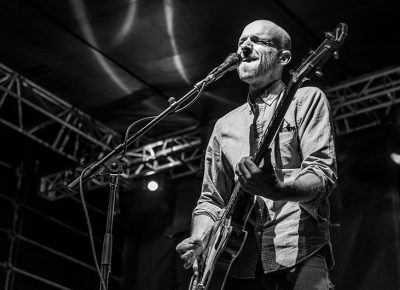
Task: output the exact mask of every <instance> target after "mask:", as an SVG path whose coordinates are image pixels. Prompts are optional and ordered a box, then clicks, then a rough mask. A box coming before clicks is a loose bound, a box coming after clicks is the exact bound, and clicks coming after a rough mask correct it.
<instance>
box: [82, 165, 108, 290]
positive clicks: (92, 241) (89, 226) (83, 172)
mask: <svg viewBox="0 0 400 290" xmlns="http://www.w3.org/2000/svg"><path fill="white" fill-rule="evenodd" d="M89 167H90V166H88V167H86V168H85V169H83V170H82V172H81V175H80V178H79V195H80V198H81V201H82V207H83V212H84V213H85V218H86V224H87V226H88V231H89V239H90V246H91V248H92V254H93V259H94V264H95V266H96V270H97V274H98V275H99V277H100V283H101V285H102V287H103V289H107V287H106V283H105V282H104V280H103V276H102V275H101V271H100V267H99V262H98V261H97V255H96V248H95V245H94V239H93V232H92V224H91V222H90V217H89V212H88V210H87V206H86V201H85V197H84V195H83V175H84V174H85V172H86V171H87V170H89Z"/></svg>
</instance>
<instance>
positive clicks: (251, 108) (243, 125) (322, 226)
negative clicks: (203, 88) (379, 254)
mask: <svg viewBox="0 0 400 290" xmlns="http://www.w3.org/2000/svg"><path fill="white" fill-rule="evenodd" d="M284 88H285V85H284V83H283V82H282V81H277V82H275V83H273V84H272V85H271V86H270V87H269V88H267V89H266V90H265V92H264V93H263V94H262V95H261V96H259V97H257V98H256V99H252V98H251V97H250V96H248V99H247V102H246V103H245V104H243V105H242V106H240V107H238V108H237V109H235V110H233V111H231V112H230V113H228V114H227V115H225V116H224V117H222V118H220V119H219V120H218V121H217V122H216V124H215V126H214V130H213V133H212V135H211V137H210V140H209V143H208V146H207V150H206V156H205V163H204V179H203V185H202V191H201V195H200V198H199V200H198V203H197V206H196V208H195V209H194V211H193V215H208V216H210V217H211V218H212V219H213V220H217V219H218V216H219V214H220V213H221V209H223V208H224V206H225V205H226V203H227V202H228V201H229V198H230V194H231V190H233V188H234V185H235V182H237V176H236V175H235V172H234V169H235V166H236V164H237V163H238V162H239V161H240V159H241V158H242V157H244V156H252V155H254V153H255V152H256V151H257V148H258V145H259V143H260V141H261V139H262V136H263V134H264V132H265V130H266V128H267V126H268V124H269V122H270V121H271V118H272V115H273V112H274V111H275V108H276V106H277V104H278V101H279V98H280V93H281V92H282V91H283V89H284ZM270 149H271V155H270V156H271V163H272V166H273V167H274V170H275V174H276V177H277V179H278V180H279V181H281V182H290V181H293V180H295V179H297V178H299V177H300V176H302V175H303V174H305V173H312V174H315V175H316V176H317V177H318V178H319V179H320V186H319V187H318V188H316V189H315V190H316V191H317V195H316V196H317V197H316V198H314V199H312V200H311V201H309V202H304V203H299V202H291V201H288V202H282V201H273V200H270V199H268V198H265V197H261V196H255V198H256V206H255V209H254V213H253V216H254V233H250V234H249V238H248V239H247V240H246V243H245V246H244V247H243V249H242V251H241V253H240V255H239V256H238V258H236V260H235V262H234V263H233V265H232V268H231V271H230V274H231V275H232V276H234V277H237V278H253V277H254V273H255V269H256V265H257V263H258V262H259V261H261V264H262V267H263V269H264V272H265V273H268V272H273V271H276V270H280V269H286V268H290V267H292V266H294V265H296V264H297V263H300V262H302V261H303V260H305V259H306V258H308V257H309V256H311V255H312V254H313V253H315V252H317V251H318V250H320V249H321V248H322V247H324V246H325V245H330V242H329V228H328V226H329V224H328V220H329V203H328V195H329V194H330V192H331V190H332V189H333V186H334V184H335V182H336V176H337V175H336V155H335V148H334V132H333V125H332V120H331V114H330V109H329V103H328V101H327V99H326V97H325V95H324V93H323V92H322V91H321V90H320V89H318V88H315V87H304V88H300V89H299V90H298V91H297V92H296V94H295V97H294V98H293V101H292V102H291V104H290V106H289V108H288V111H287V113H286V115H285V117H284V121H283V123H282V125H281V127H280V129H279V133H278V134H277V135H276V137H275V139H274V141H273V142H272V144H271V148H270ZM330 264H331V266H332V264H333V263H330Z"/></svg>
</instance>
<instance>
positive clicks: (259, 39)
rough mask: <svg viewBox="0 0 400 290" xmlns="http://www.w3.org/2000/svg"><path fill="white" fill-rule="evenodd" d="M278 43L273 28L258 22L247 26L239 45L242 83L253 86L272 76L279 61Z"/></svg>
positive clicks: (239, 71) (239, 69)
mask: <svg viewBox="0 0 400 290" xmlns="http://www.w3.org/2000/svg"><path fill="white" fill-rule="evenodd" d="M276 41H277V39H276V36H274V33H273V27H272V26H270V25H265V24H262V23H258V22H255V23H251V24H249V25H248V26H246V28H245V29H244V30H243V32H242V35H241V36H240V38H239V43H238V53H239V54H241V55H242V56H243V61H242V63H241V64H240V66H239V67H238V69H237V70H238V73H239V77H240V79H241V80H242V81H244V82H246V83H248V84H252V83H255V82H259V81H262V79H266V78H269V77H270V76H271V74H272V73H273V72H274V70H275V67H276V64H277V61H278V52H279V51H278V49H277V48H276V47H277V46H276Z"/></svg>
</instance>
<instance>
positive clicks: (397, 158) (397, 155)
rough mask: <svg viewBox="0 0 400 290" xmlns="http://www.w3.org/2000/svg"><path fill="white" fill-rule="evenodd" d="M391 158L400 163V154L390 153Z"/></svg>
mask: <svg viewBox="0 0 400 290" xmlns="http://www.w3.org/2000/svg"><path fill="white" fill-rule="evenodd" d="M390 158H391V159H392V161H393V162H394V163H396V164H397V165H400V154H398V153H394V152H393V153H391V154H390Z"/></svg>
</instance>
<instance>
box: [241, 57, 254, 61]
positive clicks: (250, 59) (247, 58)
mask: <svg viewBox="0 0 400 290" xmlns="http://www.w3.org/2000/svg"><path fill="white" fill-rule="evenodd" d="M255 60H257V58H255V57H246V58H244V59H243V62H252V61H255Z"/></svg>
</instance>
